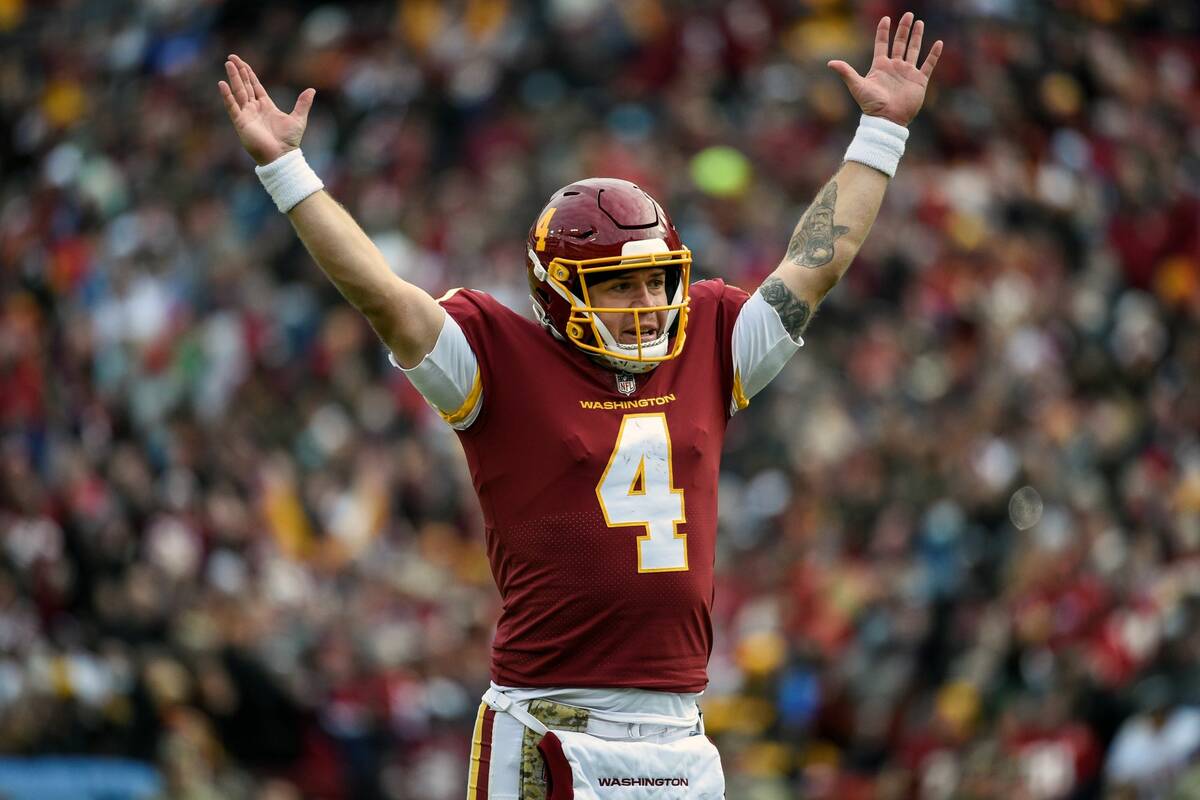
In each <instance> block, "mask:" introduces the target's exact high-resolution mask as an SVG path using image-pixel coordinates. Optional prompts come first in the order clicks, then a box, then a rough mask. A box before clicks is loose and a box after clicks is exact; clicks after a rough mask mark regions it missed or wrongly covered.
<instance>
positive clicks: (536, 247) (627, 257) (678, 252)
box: [529, 178, 692, 372]
mask: <svg viewBox="0 0 1200 800" xmlns="http://www.w3.org/2000/svg"><path fill="white" fill-rule="evenodd" d="M651 267H660V268H664V269H665V270H666V274H667V297H668V298H669V302H668V303H667V304H666V305H661V306H648V307H639V308H632V309H630V308H598V307H595V306H594V305H593V304H592V299H591V296H590V289H591V286H592V285H594V284H596V283H599V282H601V281H604V280H607V279H608V278H610V277H612V276H613V275H614V274H616V273H621V272H628V271H630V270H635V269H649V268H651ZM691 271H692V252H691V251H690V250H688V249H687V248H686V247H684V246H683V244H682V243H681V242H680V241H679V234H678V233H677V232H676V230H675V226H674V225H673V224H671V218H670V217H669V216H667V212H666V211H664V210H663V208H662V206H660V205H659V204H658V203H657V202H655V200H654V198H652V197H651V196H650V195H648V194H646V193H645V192H644V191H642V190H641V189H640V188H639V187H638V186H636V185H635V184H632V183H630V182H629V181H623V180H618V179H616V178H588V179H587V180H583V181H578V182H576V183H572V184H571V185H569V186H564V187H563V188H561V189H559V190H558V191H557V192H555V193H554V195H553V196H552V197H551V198H550V201H549V202H548V203H546V207H545V208H543V209H542V211H541V213H540V214H538V218H537V221H536V222H535V223H534V225H533V227H532V228H530V230H529V293H530V295H531V296H532V298H533V310H534V313H536V314H537V317H538V319H539V320H541V322H542V324H543V325H545V326H546V328H547V329H548V330H549V331H550V332H551V333H552V334H554V335H555V336H556V337H558V338H560V339H563V340H565V341H568V342H571V343H572V344H574V345H575V346H576V347H578V348H579V349H581V350H583V351H584V352H586V353H588V354H589V355H591V356H593V357H595V358H598V359H600V360H602V361H603V362H605V363H606V364H607V365H609V366H611V367H615V368H617V369H622V370H625V371H627V372H647V371H649V370H651V369H654V368H655V367H656V366H658V365H659V364H660V363H661V362H663V361H667V360H668V359H672V358H675V357H676V356H678V355H679V354H680V352H682V351H683V341H684V330H685V328H686V327H687V309H688V285H689V282H690V280H691ZM631 311H632V312H633V315H634V324H635V326H636V327H637V336H636V339H637V341H636V342H634V343H630V344H624V343H621V342H618V341H617V339H616V337H615V336H614V335H613V333H612V332H611V331H609V330H608V329H607V327H606V326H605V325H604V323H603V322H601V321H600V319H599V317H598V316H597V312H603V313H610V312H631ZM663 311H665V312H667V324H666V326H665V329H664V330H663V331H662V332H661V335H660V336H658V338H656V339H655V340H653V341H650V342H642V340H641V339H642V336H641V325H642V322H641V315H642V314H651V313H655V312H663ZM672 337H674V343H671V341H670V339H671V338H672Z"/></svg>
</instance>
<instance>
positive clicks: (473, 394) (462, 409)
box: [438, 367, 483, 425]
mask: <svg viewBox="0 0 1200 800" xmlns="http://www.w3.org/2000/svg"><path fill="white" fill-rule="evenodd" d="M482 393H483V379H482V377H481V376H480V370H479V367H476V368H475V380H474V382H472V384H471V391H470V393H469V394H468V395H467V399H466V400H463V404H462V405H461V406H459V407H458V410H457V411H455V412H454V413H452V414H446V413H444V412H441V411H439V412H438V413H439V414H441V415H442V419H444V420H446V422H449V423H450V424H451V425H456V424H458V423H460V422H462V421H463V420H464V419H466V418H467V417H469V416H471V412H472V411H474V410H475V405H476V404H477V403H478V402H479V395H480V394H482Z"/></svg>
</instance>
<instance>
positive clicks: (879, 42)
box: [872, 17, 892, 59]
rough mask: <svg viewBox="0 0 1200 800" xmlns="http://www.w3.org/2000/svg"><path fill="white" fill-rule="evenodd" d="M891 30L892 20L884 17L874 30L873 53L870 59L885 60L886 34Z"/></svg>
mask: <svg viewBox="0 0 1200 800" xmlns="http://www.w3.org/2000/svg"><path fill="white" fill-rule="evenodd" d="M891 28H892V18H891V17H884V18H883V19H881V20H879V26H878V27H877V28H875V52H874V54H872V58H873V59H874V58H887V46H888V32H889V31H890V30H891Z"/></svg>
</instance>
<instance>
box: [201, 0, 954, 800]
mask: <svg viewBox="0 0 1200 800" xmlns="http://www.w3.org/2000/svg"><path fill="white" fill-rule="evenodd" d="M890 27H891V20H890V19H889V18H888V17H884V18H883V19H881V20H880V22H879V25H878V28H877V30H876V36H875V49H874V57H873V61H872V63H871V68H870V70H869V71H868V72H867V74H866V75H865V76H860V75H859V74H858V73H857V72H856V71H855V70H854V69H853V68H852V67H850V66H849V65H848V64H846V63H845V62H842V61H831V62H829V67H830V68H831V69H833V70H834V71H835V72H837V74H838V75H839V76H841V78H842V79H843V80H844V81H845V83H846V85H847V87H848V88H849V90H850V92H851V94H852V95H853V97H854V99H855V100H856V101H857V102H858V104H859V106H860V107H861V109H862V112H863V116H862V118H861V121H860V126H859V128H858V131H857V133H856V135H855V137H854V139H853V140H852V142H851V144H850V145H849V148H848V150H847V151H846V155H845V161H844V163H843V164H842V165H841V167H840V169H838V171H837V173H836V174H835V175H834V176H833V178H832V179H831V180H830V181H829V182H828V183H826V184H825V186H824V187H823V188H822V189H821V190H820V191H819V192H818V194H817V197H816V199H815V200H814V201H813V203H812V205H811V206H810V207H809V208H808V210H807V211H806V212H805V213H804V215H803V216H802V217H801V219H800V221H799V223H798V224H797V225H796V228H795V232H794V233H793V234H792V237H791V240H790V242H789V243H788V246H787V250H786V254H785V255H784V257H783V259H782V261H781V262H780V264H779V266H778V268H777V269H776V270H775V271H774V272H773V273H772V274H771V275H770V277H768V278H767V280H766V281H765V282H764V283H763V284H762V286H761V287H759V289H758V291H756V292H755V293H753V294H750V295H748V294H747V293H745V292H743V291H742V290H740V289H737V288H735V287H732V286H728V285H726V284H725V283H724V282H723V281H721V280H706V281H697V282H693V281H692V273H691V266H692V255H691V252H690V251H689V250H688V249H687V247H685V246H684V244H683V243H682V242H681V241H680V239H679V235H678V233H677V232H676V230H675V226H674V225H673V224H672V222H671V218H670V216H669V215H668V214H667V212H666V210H665V209H663V208H662V206H661V205H659V203H657V202H656V201H655V200H654V199H653V198H651V197H650V196H649V195H648V194H647V193H646V192H644V191H642V190H641V189H640V188H639V187H637V186H635V185H633V184H631V183H629V182H626V181H623V180H618V179H613V178H590V179H587V180H580V181H577V182H575V183H572V184H570V185H568V186H565V187H563V188H562V189H560V190H559V191H557V192H555V193H554V194H553V195H552V196H551V197H550V199H549V200H548V201H547V203H546V205H545V208H544V209H543V210H542V211H541V213H540V214H538V216H537V218H536V219H535V220H534V221H533V225H532V227H531V229H530V231H529V237H528V241H527V245H528V247H527V252H526V253H525V254H524V255H525V258H526V261H527V265H526V267H527V272H528V279H529V288H530V294H531V296H532V300H533V310H534V314H535V318H536V322H535V321H531V320H530V319H527V318H526V317H523V316H520V315H518V314H516V313H514V312H512V311H510V310H508V309H507V308H505V307H504V306H502V305H501V304H500V303H498V302H497V301H496V300H494V299H493V298H491V297H490V296H488V295H487V294H484V293H482V292H478V291H472V290H469V289H463V290H458V291H454V292H451V293H449V294H447V295H446V296H444V297H442V298H441V299H439V300H434V299H433V298H432V297H431V296H430V295H428V294H427V293H426V292H425V291H423V290H422V289H420V288H418V287H416V286H413V285H411V284H409V283H407V282H405V281H404V280H402V279H400V278H399V277H397V276H396V275H395V274H394V273H393V272H392V271H391V269H390V268H389V267H388V265H387V263H386V262H385V260H384V258H383V257H382V255H381V254H380V253H379V251H378V250H377V249H376V248H375V246H374V245H373V244H372V242H371V240H370V239H369V238H367V236H366V234H364V233H363V231H362V230H361V229H360V228H359V227H358V225H357V224H356V223H355V222H354V220H353V219H352V218H351V217H350V215H349V214H348V213H347V212H346V211H345V210H344V209H343V208H342V207H341V206H340V205H339V204H338V203H337V202H336V201H335V200H334V199H333V198H332V197H330V196H329V194H327V193H326V192H324V191H322V188H323V185H322V184H321V182H320V180H319V178H318V177H317V176H316V175H315V173H314V172H313V171H312V170H311V169H310V168H309V167H308V166H307V164H306V163H305V161H304V157H303V155H302V154H301V151H300V149H299V147H300V140H301V137H302V135H303V133H304V128H305V124H306V121H307V117H308V112H309V109H310V108H311V106H312V102H313V97H314V95H315V91H314V90H313V89H306V90H305V91H304V92H302V93H301V95H300V97H299V99H298V100H297V102H296V105H295V108H294V109H293V110H292V112H291V113H285V112H283V111H281V110H280V109H278V108H277V107H276V106H275V105H274V104H273V103H272V102H271V99H270V98H269V97H268V96H267V93H266V92H265V91H264V90H263V87H262V85H261V84H260V82H259V80H258V78H257V76H256V75H255V74H254V71H253V70H252V69H251V68H250V66H249V65H248V64H246V62H245V61H243V60H242V59H241V58H239V57H237V56H236V55H231V56H229V60H228V61H227V62H226V63H225V68H226V72H227V75H228V83H226V82H225V81H221V82H220V84H219V87H220V91H221V94H222V97H223V98H224V101H225V104H226V107H227V110H228V112H229V117H230V119H231V121H232V122H233V125H234V128H235V130H236V131H237V134H238V136H239V138H240V140H241V142H242V144H243V145H244V147H245V148H246V150H247V151H248V152H249V153H250V155H251V156H252V157H253V158H254V159H255V161H256V162H257V163H258V164H259V166H258V168H257V172H258V174H259V176H260V178H261V179H262V181H263V184H264V186H265V187H266V189H267V190H268V191H269V192H270V194H271V196H272V198H273V199H274V200H275V202H276V204H277V205H278V207H279V208H280V210H281V211H283V212H285V213H286V214H287V215H288V218H289V219H290V220H291V222H292V224H293V226H294V227H295V229H296V232H297V233H298V234H299V236H300V238H301V240H302V241H303V242H304V245H305V247H307V248H308V251H309V252H310V253H311V254H312V256H313V258H314V259H315V260H316V262H317V263H318V264H319V265H320V267H321V268H322V269H323V270H324V272H325V273H326V274H327V275H328V277H329V278H330V280H332V281H333V283H334V284H335V285H336V286H337V288H338V289H339V290H340V291H341V292H342V294H343V295H344V296H345V297H346V299H347V300H349V301H350V302H351V303H352V304H353V305H354V306H355V307H356V308H357V309H358V310H359V311H360V312H361V313H362V314H363V315H364V316H365V317H366V318H367V320H368V321H369V322H370V324H371V326H372V327H373V328H374V330H375V331H376V333H377V334H378V335H379V338H380V339H381V340H382V341H383V343H384V344H385V345H386V346H387V348H388V349H389V351H390V357H391V359H392V361H393V363H394V364H395V365H396V366H397V367H398V368H400V369H402V370H403V371H404V372H405V374H406V375H407V376H408V378H409V379H410V380H411V381H412V382H413V384H414V385H415V386H416V387H417V388H418V389H419V390H420V391H421V393H422V394H423V395H424V396H425V398H426V399H427V400H428V401H429V403H430V404H431V405H432V406H433V407H434V408H436V409H437V410H438V412H439V413H440V414H441V415H442V417H443V418H444V419H445V420H446V422H447V423H449V424H450V425H451V426H453V428H454V429H455V430H456V431H457V432H458V435H459V437H460V440H461V442H462V446H463V448H464V450H465V452H466V455H467V460H468V462H469V465H470V471H471V476H472V479H473V481H474V485H475V489H476V491H477V493H478V496H479V501H480V504H481V506H482V510H483V516H484V520H485V524H486V530H485V538H486V545H487V551H488V557H489V559H490V561H491V568H492V573H493V576H494V577H495V580H496V583H497V585H498V587H499V589H500V593H501V596H502V599H503V607H502V611H501V615H500V619H499V623H498V625H497V629H496V634H495V641H494V645H493V653H492V664H491V672H492V682H493V684H492V687H491V689H490V690H489V691H488V693H487V694H486V695H485V698H484V702H483V703H482V704H481V705H480V707H479V713H478V718H477V720H476V725H475V733H474V739H473V749H472V756H471V764H470V783H469V797H471V798H488V797H490V798H518V797H520V798H527V797H544V796H547V794H546V792H547V787H546V786H545V775H544V774H543V773H544V772H548V774H549V776H550V778H551V780H552V781H553V780H555V779H557V781H558V784H559V785H558V786H557V787H552V790H551V794H550V796H552V797H553V796H558V793H559V792H562V791H564V785H563V782H564V781H565V782H566V783H568V784H569V783H572V782H574V783H575V785H576V787H577V788H578V787H583V786H590V785H592V784H590V783H588V782H589V781H594V780H600V781H604V780H608V781H613V780H620V781H624V783H620V784H618V785H622V786H632V787H636V786H639V785H643V784H640V783H638V781H642V780H649V779H651V778H653V779H654V780H659V779H662V780H668V781H670V780H677V781H679V780H682V781H684V782H685V783H688V782H689V781H691V782H690V783H688V785H689V787H690V788H689V789H688V790H682V793H681V794H680V796H684V794H686V795H687V796H691V797H700V796H721V794H722V793H723V782H722V781H723V779H722V778H721V776H720V774H719V773H720V764H719V760H717V759H716V757H715V751H714V752H713V753H711V754H709V753H706V752H702V749H697V748H696V747H694V746H692V745H693V744H694V743H695V742H698V741H703V742H705V743H707V739H706V737H703V736H698V737H696V736H694V734H697V733H701V732H702V731H703V723H702V720H701V718H700V715H699V712H698V709H697V704H696V698H697V696H698V695H699V693H700V692H702V691H703V690H704V688H705V685H706V683H707V677H706V668H707V662H708V657H709V652H710V649H711V646H712V627H711V623H710V610H711V605H712V602H713V560H714V540H715V536H716V527H717V480H718V466H719V461H720V452H721V442H722V438H723V435H724V432H725V427H726V424H727V422H728V420H729V418H730V416H731V415H733V414H734V413H736V412H737V411H738V410H739V409H741V408H744V407H745V406H746V405H747V404H748V403H749V402H750V400H751V399H752V398H753V397H754V395H755V394H756V393H757V392H758V391H759V390H760V389H762V388H763V386H765V385H766V384H767V382H768V381H770V380H771V379H772V378H773V377H774V376H775V375H776V374H777V373H778V372H779V370H780V369H781V368H782V367H783V365H784V364H785V363H786V362H787V360H788V359H789V358H790V357H791V355H792V354H793V353H794V352H796V350H797V349H798V348H799V347H800V346H801V345H802V344H803V341H802V339H801V336H802V334H803V333H804V331H805V328H806V326H807V325H808V324H809V321H810V320H811V318H812V316H813V313H814V311H815V310H816V308H817V307H818V305H819V304H820V302H821V300H822V298H823V297H824V296H825V295H826V294H827V293H828V292H829V291H830V290H831V289H832V288H833V286H834V285H835V284H836V283H837V282H838V280H839V279H840V278H841V276H842V274H843V273H844V272H845V271H846V269H847V267H848V266H849V264H850V262H851V260H852V259H853V258H854V255H855V253H856V252H857V251H858V249H859V247H860V246H861V245H862V242H863V240H864V238H865V237H866V235H867V232H868V231H869V230H870V227H871V224H872V222H873V221H874V219H875V215H876V212H877V211H878V209H879V206H880V203H881V201H882V199H883V195H884V192H885V190H886V189H887V185H888V180H889V179H890V177H891V176H892V175H893V174H894V172H895V170H896V166H897V164H898V162H899V159H900V156H901V155H902V154H903V151H904V144H905V140H906V139H907V135H908V131H907V128H906V126H907V125H908V123H909V122H910V121H911V120H912V118H913V117H914V116H915V115H916V113H917V111H918V110H919V109H920V107H921V104H922V102H923V101H924V98H925V90H926V86H927V84H928V81H929V78H930V75H931V74H932V72H933V69H934V66H935V65H936V64H937V61H938V57H939V55H940V53H941V50H942V43H941V42H940V41H938V42H936V43H934V45H933V46H932V48H930V50H929V53H928V55H927V57H926V58H925V60H924V62H923V63H920V64H918V54H919V53H920V51H921V39H922V35H923V23H922V22H920V21H916V22H915V23H914V20H913V15H912V14H911V13H907V14H905V15H904V16H903V17H902V18H901V19H900V22H899V24H898V25H897V27H896V35H895V37H894V40H892V41H891V42H890V45H889V39H890V38H891V37H890ZM547 730H550V731H553V733H551V734H546V732H547ZM573 734H578V735H579V736H582V737H585V738H579V736H573ZM586 737H591V739H587V738H586ZM560 740H561V741H560ZM596 742H601V743H614V742H615V743H620V744H621V745H622V746H625V745H630V744H645V745H646V746H647V747H648V748H649V747H651V746H653V747H655V748H660V749H659V750H654V751H653V752H650V751H649V750H646V751H645V753H649V756H648V757H649V758H651V760H652V762H653V763H655V764H658V765H659V767H656V769H659V771H660V773H661V774H659V775H657V776H646V775H636V774H628V771H626V772H624V773H623V772H621V763H622V762H621V760H622V759H623V758H628V756H626V755H622V754H623V753H628V752H629V751H628V750H623V749H621V748H620V747H618V748H616V749H610V750H605V749H604V748H603V747H599V748H598V749H596V747H594V745H595V743H596ZM680 743H682V744H680ZM677 745H678V746H677ZM684 745H687V747H685V746H684ZM539 746H540V749H539ZM708 746H709V747H711V745H708ZM689 748H690V749H689ZM645 753H643V755H644V754H645ZM680 754H682V755H680ZM677 756H678V757H677ZM640 757H641V756H637V757H635V758H640ZM654 759H659V760H654ZM564 763H566V764H567V765H568V766H567V767H566V768H565V769H566V771H565V772H564V771H563V766H562V765H563V764H564ZM598 764H599V765H604V766H601V767H597V766H596V765H598ZM589 765H591V766H589ZM692 769H695V770H699V773H698V774H697V773H695V772H689V770H692ZM589 771H590V772H591V774H581V773H585V772H589ZM643 771H644V770H643ZM600 773H604V774H600ZM689 776H690V777H689ZM631 782H632V783H631ZM609 785H612V784H609ZM658 785H659V786H661V785H663V784H658ZM667 785H672V784H667ZM678 785H683V784H678ZM704 787H707V788H704ZM623 796H629V797H634V796H639V795H635V794H629V795H623ZM656 796H658V795H656Z"/></svg>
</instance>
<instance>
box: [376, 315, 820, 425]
mask: <svg viewBox="0 0 1200 800" xmlns="http://www.w3.org/2000/svg"><path fill="white" fill-rule="evenodd" d="M445 316H446V319H445V321H444V322H443V323H442V330H441V332H440V333H439V334H438V339H437V342H436V343H435V344H434V346H433V350H431V351H430V352H429V354H428V355H426V356H425V358H423V359H421V363H419V364H417V365H416V366H415V367H412V368H411V369H405V368H404V367H401V366H400V364H399V363H397V361H396V358H395V356H394V355H392V354H391V353H389V354H388V359H389V360H390V361H391V362H392V364H393V365H394V366H396V367H399V369H400V370H401V371H402V372H403V373H404V374H405V375H406V376H407V377H408V379H409V380H410V381H412V384H413V386H415V387H416V389H417V391H418V392H420V393H421V395H422V396H423V397H424V398H425V399H426V400H427V401H428V402H429V404H430V405H431V406H433V407H434V408H435V409H437V411H438V412H439V413H440V414H441V415H442V416H443V417H453V416H456V415H461V416H460V418H459V419H458V420H457V421H453V422H450V420H447V421H448V422H450V425H451V426H452V427H453V428H455V429H456V430H466V429H467V428H469V427H470V426H471V423H473V422H474V421H475V419H476V418H477V417H478V416H479V410H480V408H482V407H483V393H482V391H481V390H477V391H476V393H475V399H474V401H473V402H474V405H473V406H472V407H471V408H469V409H466V408H464V405H465V404H466V403H467V400H468V398H470V397H471V393H472V391H473V390H475V387H476V382H477V381H478V380H479V363H478V361H476V359H475V353H474V352H473V351H472V350H471V345H470V344H469V343H468V342H467V337H466V335H465V334H464V333H463V331H462V328H461V327H460V326H459V324H458V323H457V322H456V321H455V320H454V317H452V316H450V315H449V314H446V315H445ZM803 345H804V340H803V339H802V338H800V337H799V336H797V337H796V338H795V339H792V338H791V336H789V335H788V332H787V329H786V328H784V327H783V321H782V320H780V318H779V312H777V311H776V310H775V309H774V307H772V306H771V304H770V303H768V302H767V301H766V299H765V298H764V297H763V296H762V295H761V294H759V293H758V292H755V293H754V294H752V295H750V299H749V300H747V301H746V302H745V304H744V305H743V306H742V308H741V311H739V312H738V318H737V320H736V321H735V322H734V324H733V377H734V392H733V396H732V397H730V400H729V413H730V414H734V413H737V412H738V411H739V410H741V409H742V408H745V405H746V404H748V403H749V401H750V399H751V398H753V397H754V395H756V394H758V393H759V392H760V391H762V389H763V387H764V386H766V385H767V384H768V383H770V382H771V379H772V378H774V377H775V376H776V375H778V374H779V371H780V370H781V369H783V365H784V364H786V363H787V362H788V359H790V358H791V357H792V355H793V354H795V352H796V351H797V350H799V349H800V348H801V347H802V346H803ZM743 401H744V402H743ZM464 412H465V413H464Z"/></svg>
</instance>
